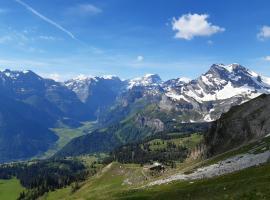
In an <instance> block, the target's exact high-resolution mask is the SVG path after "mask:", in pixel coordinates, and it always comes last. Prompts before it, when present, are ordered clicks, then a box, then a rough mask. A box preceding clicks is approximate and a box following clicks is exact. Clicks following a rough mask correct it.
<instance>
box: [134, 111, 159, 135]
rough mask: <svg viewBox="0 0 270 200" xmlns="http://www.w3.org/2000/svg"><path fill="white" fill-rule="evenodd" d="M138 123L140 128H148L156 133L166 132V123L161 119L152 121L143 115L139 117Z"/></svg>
mask: <svg viewBox="0 0 270 200" xmlns="http://www.w3.org/2000/svg"><path fill="white" fill-rule="evenodd" d="M136 122H137V125H138V126H139V127H140V128H144V127H148V128H150V129H152V130H153V131H154V132H162V131H164V123H163V122H162V121H161V120H160V119H151V118H148V117H144V116H142V115H138V116H137V118H136Z"/></svg>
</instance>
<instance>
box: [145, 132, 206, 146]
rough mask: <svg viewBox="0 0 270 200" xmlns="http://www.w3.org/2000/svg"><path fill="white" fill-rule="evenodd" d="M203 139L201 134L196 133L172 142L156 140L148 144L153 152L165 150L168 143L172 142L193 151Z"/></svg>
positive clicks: (171, 140)
mask: <svg viewBox="0 0 270 200" xmlns="http://www.w3.org/2000/svg"><path fill="white" fill-rule="evenodd" d="M202 139H203V136H202V135H201V134H197V133H194V134H191V135H190V136H188V137H184V138H176V139H170V140H162V139H154V140H151V141H149V142H148V143H149V144H150V149H151V150H158V149H164V148H166V147H167V143H168V142H171V143H173V144H175V145H176V146H184V147H187V148H188V149H191V148H194V147H195V146H196V145H197V144H199V143H200V142H201V140H202Z"/></svg>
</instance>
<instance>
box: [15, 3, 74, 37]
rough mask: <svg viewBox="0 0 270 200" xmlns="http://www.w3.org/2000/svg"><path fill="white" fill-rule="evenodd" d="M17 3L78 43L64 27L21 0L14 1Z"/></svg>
mask: <svg viewBox="0 0 270 200" xmlns="http://www.w3.org/2000/svg"><path fill="white" fill-rule="evenodd" d="M15 1H16V2H17V3H19V4H21V5H22V6H23V7H24V8H26V9H27V10H29V11H30V12H31V13H33V14H34V15H36V16H37V17H39V18H40V19H42V20H43V21H45V22H47V23H49V24H50V25H52V26H54V27H56V28H57V29H59V30H61V31H62V32H64V33H66V34H67V35H68V36H70V37H71V38H72V39H74V40H76V41H79V40H78V39H77V38H76V37H75V36H74V35H73V33H71V32H70V31H69V30H67V29H65V28H64V27H62V26H61V25H59V24H57V23H56V22H55V21H53V20H51V19H49V18H48V17H46V16H44V15H42V14H41V13H39V12H38V11H37V10H35V9H34V8H32V7H31V6H29V5H28V4H26V3H25V2H23V1H22V0H15Z"/></svg>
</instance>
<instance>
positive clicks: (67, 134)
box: [42, 122, 94, 158]
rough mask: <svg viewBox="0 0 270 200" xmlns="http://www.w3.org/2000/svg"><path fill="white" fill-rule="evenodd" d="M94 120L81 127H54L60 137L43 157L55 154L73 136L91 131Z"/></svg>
mask: <svg viewBox="0 0 270 200" xmlns="http://www.w3.org/2000/svg"><path fill="white" fill-rule="evenodd" d="M93 125H94V122H85V123H84V124H83V126H81V127H79V128H68V127H63V128H54V129H52V131H53V132H54V133H55V134H56V135H57V136H58V137H59V139H58V140H57V142H56V143H55V144H54V145H53V146H52V147H51V148H49V149H48V151H47V152H45V153H44V155H43V156H42V158H48V157H50V156H52V155H53V154H55V153H56V152H57V151H58V150H60V149H61V148H62V147H64V146H65V145H66V144H67V143H68V142H70V141H71V140H72V139H73V138H76V137H80V136H82V135H84V134H87V133H89V131H91V130H92V129H93Z"/></svg>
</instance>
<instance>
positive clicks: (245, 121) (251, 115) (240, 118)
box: [205, 94, 270, 156]
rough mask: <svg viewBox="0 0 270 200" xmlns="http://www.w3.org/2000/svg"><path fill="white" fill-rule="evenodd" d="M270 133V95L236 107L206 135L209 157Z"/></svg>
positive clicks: (214, 124) (224, 115) (215, 123)
mask: <svg viewBox="0 0 270 200" xmlns="http://www.w3.org/2000/svg"><path fill="white" fill-rule="evenodd" d="M269 133H270V95H265V94H263V95H261V96H259V97H257V98H255V99H253V100H251V101H249V102H246V103H244V104H242V105H239V106H234V107H232V108H231V109H230V111H229V112H227V113H226V114H223V115H222V116H221V118H220V119H219V120H217V121H215V122H214V123H213V125H212V127H211V128H210V130H209V132H208V133H207V134H206V137H205V141H206V145H207V154H208V156H212V155H216V154H219V153H223V152H225V151H228V150H230V149H232V148H236V147H238V146H240V145H243V144H246V143H249V142H250V141H252V140H257V139H259V138H262V137H264V136H265V135H267V134H269Z"/></svg>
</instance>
